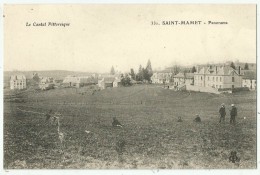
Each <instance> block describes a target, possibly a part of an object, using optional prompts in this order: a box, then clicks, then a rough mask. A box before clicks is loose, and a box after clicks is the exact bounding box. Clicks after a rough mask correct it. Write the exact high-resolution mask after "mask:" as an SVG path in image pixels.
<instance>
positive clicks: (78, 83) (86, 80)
mask: <svg viewBox="0 0 260 175" xmlns="http://www.w3.org/2000/svg"><path fill="white" fill-rule="evenodd" d="M96 83H97V80H96V79H95V78H94V77H89V76H86V77H78V76H67V77H66V78H65V79H64V80H63V86H65V87H77V88H79V87H82V86H86V85H91V84H96Z"/></svg>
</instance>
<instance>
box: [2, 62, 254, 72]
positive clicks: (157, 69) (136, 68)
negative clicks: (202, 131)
mask: <svg viewBox="0 0 260 175" xmlns="http://www.w3.org/2000/svg"><path fill="white" fill-rule="evenodd" d="M148 60H150V59H148ZM233 60H234V61H233ZM233 60H226V61H223V62H201V63H197V64H179V63H178V62H174V63H172V64H169V65H165V66H163V67H156V65H155V66H154V64H153V62H152V61H151V60H150V61H151V64H152V69H153V71H163V70H165V69H167V68H170V67H174V66H179V67H182V68H192V67H196V66H198V65H216V64H217V65H228V64H230V63H231V62H233V63H234V64H235V66H236V64H238V63H244V64H245V63H248V64H256V60H255V62H254V61H251V62H248V61H240V60H238V59H237V60H235V59H233ZM146 61H147V60H146ZM146 63H147V62H145V63H144V64H138V65H135V66H132V67H129V68H128V69H126V70H125V71H124V70H121V69H120V68H119V67H118V66H117V65H110V66H109V65H108V67H107V69H105V70H103V71H88V70H87V69H86V70H64V69H40V70H36V69H30V70H21V69H12V70H4V72H37V71H68V72H78V73H80V72H82V73H99V74H106V73H109V72H110V71H111V67H113V68H114V69H115V71H116V72H117V73H129V71H130V69H134V71H138V69H139V66H140V65H141V66H143V67H145V66H146Z"/></svg>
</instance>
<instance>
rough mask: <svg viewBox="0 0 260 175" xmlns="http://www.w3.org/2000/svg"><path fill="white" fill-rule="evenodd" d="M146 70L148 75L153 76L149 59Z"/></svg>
mask: <svg viewBox="0 0 260 175" xmlns="http://www.w3.org/2000/svg"><path fill="white" fill-rule="evenodd" d="M146 69H147V71H148V74H150V75H153V69H152V64H151V61H150V59H149V60H148V62H147V65H146Z"/></svg>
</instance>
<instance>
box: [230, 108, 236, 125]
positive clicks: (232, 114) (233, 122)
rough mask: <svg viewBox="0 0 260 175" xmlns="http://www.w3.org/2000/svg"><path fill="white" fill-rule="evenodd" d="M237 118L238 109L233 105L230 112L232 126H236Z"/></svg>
mask: <svg viewBox="0 0 260 175" xmlns="http://www.w3.org/2000/svg"><path fill="white" fill-rule="evenodd" d="M236 116H237V108H236V107H235V105H234V104H232V105H231V110H230V124H235V120H236Z"/></svg>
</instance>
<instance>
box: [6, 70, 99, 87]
mask: <svg viewBox="0 0 260 175" xmlns="http://www.w3.org/2000/svg"><path fill="white" fill-rule="evenodd" d="M33 73H38V75H39V76H40V77H53V78H55V79H64V78H65V77H66V76H68V75H76V76H89V75H92V74H94V73H90V72H77V71H65V70H46V71H4V84H5V85H8V84H9V79H10V76H11V75H16V74H23V75H25V76H26V78H27V79H31V78H32V75H33Z"/></svg>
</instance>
